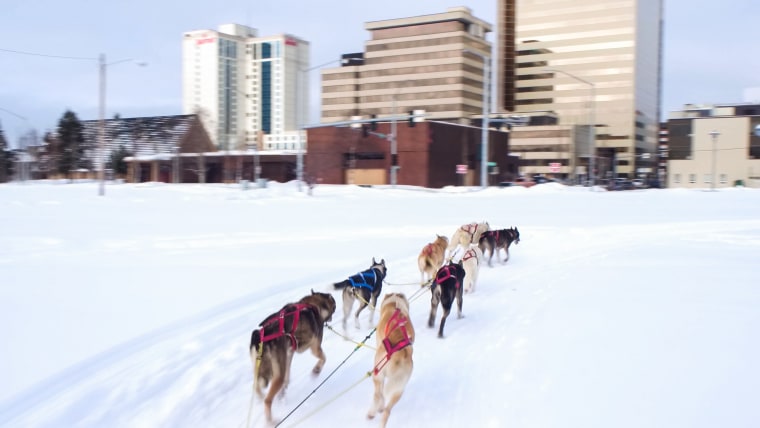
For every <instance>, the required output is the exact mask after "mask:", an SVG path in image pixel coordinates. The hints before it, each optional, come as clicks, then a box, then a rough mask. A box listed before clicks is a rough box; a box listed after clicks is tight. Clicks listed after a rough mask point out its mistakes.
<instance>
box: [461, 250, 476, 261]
mask: <svg viewBox="0 0 760 428" xmlns="http://www.w3.org/2000/svg"><path fill="white" fill-rule="evenodd" d="M473 257H475V250H473V249H472V248H471V249H469V250H467V252H465V253H464V256H462V261H466V260H469V259H471V258H473Z"/></svg>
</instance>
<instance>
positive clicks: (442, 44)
mask: <svg viewBox="0 0 760 428" xmlns="http://www.w3.org/2000/svg"><path fill="white" fill-rule="evenodd" d="M365 28H366V29H367V30H368V31H369V32H370V34H371V40H369V41H367V42H366V44H365V52H364V53H363V54H353V55H351V58H350V59H349V58H346V56H344V61H343V66H341V67H338V68H329V69H324V70H322V71H321V74H322V100H321V101H322V112H321V121H322V122H337V121H343V120H350V119H351V118H352V117H353V116H363V117H365V118H366V117H369V116H370V115H373V114H374V115H376V116H377V117H379V118H382V117H388V116H393V115H401V114H406V113H407V112H408V111H410V110H425V112H426V117H427V118H428V119H433V120H444V121H455V122H460V123H461V122H464V121H465V118H470V117H472V116H474V115H481V114H482V112H483V74H484V72H483V70H484V65H485V64H484V60H483V58H484V57H485V58H488V61H490V56H491V44H490V43H489V42H488V41H487V40H486V35H487V34H488V33H489V32H491V25H490V24H488V23H486V22H484V21H482V20H480V19H478V18H476V17H474V16H473V15H472V13H471V11H470V9H469V8H466V7H454V8H450V9H448V10H447V11H446V12H444V13H439V14H433V15H424V16H415V17H410V18H399V19H391V20H386V21H375V22H368V23H366V24H365ZM465 49H469V50H471V51H473V52H475V53H467V52H465V51H464V50H465Z"/></svg>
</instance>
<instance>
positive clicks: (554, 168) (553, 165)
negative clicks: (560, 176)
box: [549, 162, 562, 172]
mask: <svg viewBox="0 0 760 428" xmlns="http://www.w3.org/2000/svg"><path fill="white" fill-rule="evenodd" d="M560 168H562V164H561V163H559V162H550V163H549V172H559V171H560Z"/></svg>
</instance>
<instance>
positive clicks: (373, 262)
mask: <svg viewBox="0 0 760 428" xmlns="http://www.w3.org/2000/svg"><path fill="white" fill-rule="evenodd" d="M372 264H373V265H376V264H377V262H376V261H375V256H372Z"/></svg>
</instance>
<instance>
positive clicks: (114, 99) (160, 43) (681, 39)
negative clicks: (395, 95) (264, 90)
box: [0, 0, 760, 145]
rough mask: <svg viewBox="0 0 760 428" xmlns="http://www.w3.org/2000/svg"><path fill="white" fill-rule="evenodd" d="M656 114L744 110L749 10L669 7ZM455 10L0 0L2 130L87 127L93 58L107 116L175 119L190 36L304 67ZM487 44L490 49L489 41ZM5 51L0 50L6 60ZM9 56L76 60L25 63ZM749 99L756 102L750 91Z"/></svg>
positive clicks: (437, 6) (315, 108)
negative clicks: (74, 122)
mask: <svg viewBox="0 0 760 428" xmlns="http://www.w3.org/2000/svg"><path fill="white" fill-rule="evenodd" d="M664 1H665V3H664V18H665V29H664V47H663V68H662V72H663V76H662V79H663V93H662V96H663V100H662V110H663V114H667V112H669V111H674V110H678V109H680V108H681V107H682V106H683V105H684V104H686V103H697V104H700V103H715V102H718V103H731V102H743V101H745V99H744V93H745V90H746V89H747V88H757V87H760V73H758V70H760V56H758V55H756V54H755V52H756V44H755V42H754V40H755V37H754V32H753V29H754V28H755V27H756V23H757V20H758V19H759V18H760V9H758V8H757V7H756V5H755V4H754V3H755V2H754V1H753V0H727V1H725V2H707V3H704V4H701V3H700V4H698V5H697V4H696V3H694V2H693V1H688V0H664ZM461 4H462V2H459V3H445V2H440V1H433V0H417V1H413V2H412V1H405V0H386V1H383V2H382V4H381V7H379V6H380V4H377V3H372V2H356V1H348V0H325V1H320V2H305V1H299V0H281V1H278V2H264V1H243V0H218V1H214V2H208V1H198V0H188V1H185V2H183V3H182V7H178V6H177V5H175V4H174V3H166V2H155V1H146V0H134V1H130V2H95V3H93V2H91V1H86V0H71V1H66V2H60V1H55V0H34V1H28V0H5V1H4V2H3V13H2V14H0V40H2V42H0V75H2V79H0V123H2V127H3V130H4V131H5V132H6V136H7V138H8V139H9V141H10V142H11V144H13V145H15V144H16V143H17V141H18V137H19V136H20V135H22V134H23V133H25V132H26V131H28V130H29V129H37V130H38V131H39V132H40V133H44V131H45V130H50V129H54V128H55V127H56V125H57V122H58V120H59V119H60V118H61V116H62V115H63V113H64V112H65V111H66V109H72V110H73V111H75V112H76V113H77V115H78V116H79V117H80V119H82V120H93V119H97V117H98V67H97V57H98V55H99V54H101V53H104V54H105V55H106V59H107V62H108V63H111V62H116V61H121V60H124V59H133V60H137V61H142V62H145V63H147V66H145V67H138V66H137V65H136V64H135V63H134V62H125V63H119V64H114V65H111V66H109V67H107V68H108V71H107V101H106V117H113V115H114V114H116V113H119V114H120V115H121V116H122V117H135V116H152V115H171V114H181V113H182V94H181V79H182V77H181V60H182V58H181V40H182V34H183V33H184V32H186V31H191V30H197V29H216V28H217V27H218V26H219V25H220V24H224V23H230V22H235V23H241V24H247V25H249V26H251V27H254V28H256V29H258V30H259V34H260V35H262V36H263V35H273V34H281V33H290V34H294V35H296V36H299V37H301V38H303V39H305V40H308V41H309V42H310V43H311V49H312V50H311V64H312V66H313V65H319V64H323V63H326V62H329V61H331V60H337V59H338V58H339V57H340V55H341V54H343V53H349V52H361V51H363V50H364V43H365V42H366V41H367V40H368V36H369V33H368V32H367V31H366V30H365V29H364V23H365V22H369V21H377V20H384V19H393V18H400V17H407V16H416V15H423V14H433V13H440V12H444V11H445V10H446V9H447V8H449V7H453V6H459V5H461ZM467 5H468V6H469V7H470V8H471V9H472V10H473V13H474V15H475V16H477V17H479V18H481V19H484V20H486V21H487V22H490V23H492V24H493V25H496V0H471V1H469V2H467ZM490 40H491V41H492V42H493V41H494V40H495V39H494V38H493V34H492V35H491V39H490ZM3 50H4V51H3ZM7 50H11V51H21V52H30V53H36V54H43V55H51V56H63V57H71V58H83V59H64V58H51V57H39V56H29V55H22V54H17V53H12V52H7ZM310 85H311V91H310V92H311V94H310V95H311V101H310V104H311V112H310V115H311V122H312V123H316V122H317V121H318V120H319V89H318V88H319V72H318V71H314V72H312V76H310ZM755 93H756V96H755V98H760V91H756V92H755Z"/></svg>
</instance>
